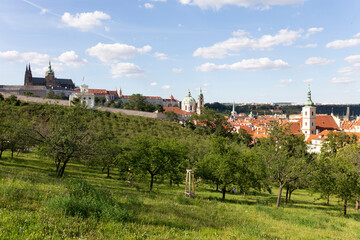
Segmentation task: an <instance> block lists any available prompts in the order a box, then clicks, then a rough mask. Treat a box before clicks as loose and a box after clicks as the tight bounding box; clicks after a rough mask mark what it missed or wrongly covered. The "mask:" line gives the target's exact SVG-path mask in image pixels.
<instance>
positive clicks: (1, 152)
mask: <svg viewBox="0 0 360 240" xmlns="http://www.w3.org/2000/svg"><path fill="white" fill-rule="evenodd" d="M3 152H4V150H0V159H1V156H2V154H3Z"/></svg>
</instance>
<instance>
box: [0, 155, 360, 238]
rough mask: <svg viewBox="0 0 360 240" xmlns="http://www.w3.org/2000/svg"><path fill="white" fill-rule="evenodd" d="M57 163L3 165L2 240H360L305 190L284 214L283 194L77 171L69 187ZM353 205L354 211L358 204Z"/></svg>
mask: <svg viewBox="0 0 360 240" xmlns="http://www.w3.org/2000/svg"><path fill="white" fill-rule="evenodd" d="M53 171H54V166H53V164H52V162H51V161H50V160H44V159H39V158H38V157H37V155H36V154H34V153H27V154H24V155H23V156H20V157H16V158H14V159H10V157H9V154H8V153H5V155H4V158H3V159H1V160H0V239H70V238H79V239H359V238H360V214H359V213H357V212H356V211H355V210H354V209H353V208H352V207H353V206H350V208H349V217H346V218H345V217H343V216H342V212H341V210H342V209H341V204H340V203H338V202H337V200H336V199H335V198H333V199H331V205H330V206H326V204H325V201H322V200H315V199H316V198H317V197H318V196H317V195H310V194H309V193H308V192H307V191H305V190H297V191H295V192H294V193H293V196H292V200H291V201H290V202H289V203H288V204H287V205H286V206H284V205H282V207H281V208H280V209H276V207H275V203H276V193H277V189H274V192H273V194H272V195H271V194H268V193H255V192H252V193H249V194H248V195H247V196H243V195H234V194H227V195H226V200H225V201H222V200H221V193H220V192H216V191H215V190H213V189H212V188H211V187H210V186H208V185H205V184H204V185H199V186H197V187H196V198H195V199H185V198H184V197H183V191H184V187H183V185H180V186H173V187H171V188H170V187H169V186H168V185H167V184H166V183H159V182H156V183H155V185H154V191H153V192H152V193H149V192H148V182H142V181H139V180H138V181H135V182H134V184H127V183H126V182H125V181H123V180H118V176H117V175H116V172H115V171H113V175H112V178H106V174H105V173H101V170H100V168H89V167H86V166H84V165H80V164H74V163H72V164H69V166H68V168H67V169H66V171H65V177H64V179H61V180H59V179H57V178H55V177H54V172H53ZM352 205H353V203H352Z"/></svg>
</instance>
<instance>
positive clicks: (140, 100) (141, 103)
mask: <svg viewBox="0 0 360 240" xmlns="http://www.w3.org/2000/svg"><path fill="white" fill-rule="evenodd" d="M124 108H125V109H131V110H138V111H146V112H154V111H155V107H154V106H153V105H152V104H151V103H149V102H147V101H146V98H145V97H143V96H142V95H141V94H133V95H132V96H131V97H130V100H129V101H128V102H125V103H124Z"/></svg>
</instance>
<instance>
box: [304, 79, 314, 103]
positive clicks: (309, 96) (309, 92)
mask: <svg viewBox="0 0 360 240" xmlns="http://www.w3.org/2000/svg"><path fill="white" fill-rule="evenodd" d="M305 106H314V103H313V101H312V100H311V90H310V83H309V87H308V92H307V100H306V102H305Z"/></svg>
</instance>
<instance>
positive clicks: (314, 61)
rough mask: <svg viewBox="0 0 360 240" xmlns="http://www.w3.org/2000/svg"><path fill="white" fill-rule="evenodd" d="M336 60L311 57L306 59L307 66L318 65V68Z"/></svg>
mask: <svg viewBox="0 0 360 240" xmlns="http://www.w3.org/2000/svg"><path fill="white" fill-rule="evenodd" d="M334 61H335V60H332V59H327V58H321V57H311V58H308V59H306V61H305V64H307V65H316V66H323V65H327V64H330V63H333V62H334Z"/></svg>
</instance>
